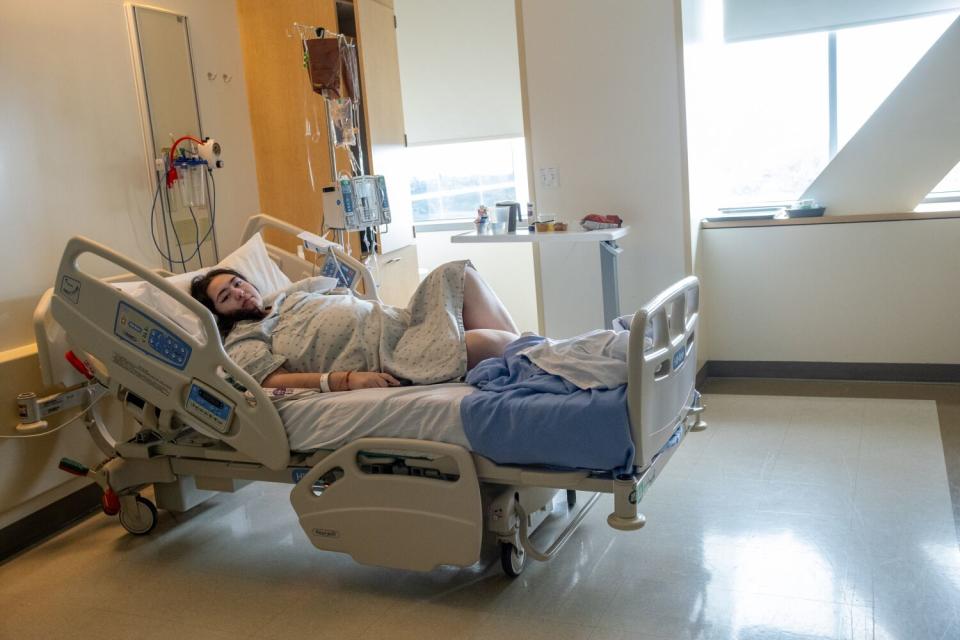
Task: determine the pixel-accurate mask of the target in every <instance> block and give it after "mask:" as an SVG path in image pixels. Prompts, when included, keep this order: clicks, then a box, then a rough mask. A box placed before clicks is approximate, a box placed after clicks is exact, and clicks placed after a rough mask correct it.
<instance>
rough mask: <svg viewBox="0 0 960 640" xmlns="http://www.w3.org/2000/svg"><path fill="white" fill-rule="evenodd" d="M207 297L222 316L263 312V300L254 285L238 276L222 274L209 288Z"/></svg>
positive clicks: (214, 279)
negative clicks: (256, 311)
mask: <svg viewBox="0 0 960 640" xmlns="http://www.w3.org/2000/svg"><path fill="white" fill-rule="evenodd" d="M207 295H208V296H210V299H211V300H213V306H214V308H215V309H216V310H217V313H218V314H219V315H221V316H231V315H235V314H237V313H242V312H250V311H255V310H262V308H263V298H262V297H261V296H260V292H259V291H257V288H256V287H254V286H253V285H252V284H250V283H249V282H247V281H246V280H244V279H243V278H240V277H238V276H235V275H232V274H229V273H221V274H220V275H218V276H214V278H213V280H211V281H210V285H209V286H208V287H207Z"/></svg>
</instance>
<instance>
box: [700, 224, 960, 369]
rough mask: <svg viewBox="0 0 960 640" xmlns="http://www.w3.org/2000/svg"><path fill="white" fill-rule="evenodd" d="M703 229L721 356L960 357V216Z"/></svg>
mask: <svg viewBox="0 0 960 640" xmlns="http://www.w3.org/2000/svg"><path fill="white" fill-rule="evenodd" d="M701 233H702V234H703V237H702V238H701V249H702V272H703V274H704V276H703V278H704V283H703V297H704V300H703V302H704V308H705V309H706V310H707V313H708V314H709V315H708V318H707V322H705V323H704V324H703V332H704V333H705V334H706V344H708V345H709V350H710V353H709V359H710V360H755V361H788V362H790V361H800V362H869V363H938V364H944V363H954V364H955V363H958V362H960V337H958V336H960V333H958V327H960V295H958V293H957V292H958V286H957V283H958V282H960V251H958V250H957V247H960V220H957V219H950V220H925V221H906V222H872V223H871V222H865V223H856V224H824V225H809V226H792V227H765V228H764V227H759V228H740V229H706V230H703V231H702V232H701Z"/></svg>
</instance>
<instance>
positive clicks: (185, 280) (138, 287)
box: [114, 233, 291, 336]
mask: <svg viewBox="0 0 960 640" xmlns="http://www.w3.org/2000/svg"><path fill="white" fill-rule="evenodd" d="M221 267H222V268H227V269H233V270H234V271H238V272H239V273H241V274H243V276H244V277H245V278H247V280H248V281H249V282H250V284H252V285H253V286H255V287H256V288H257V289H258V290H259V291H260V295H262V296H263V297H264V298H267V297H268V296H272V295H274V294H275V293H277V292H278V291H282V290H283V289H286V288H287V287H289V286H290V284H291V282H290V278H288V277H287V276H286V274H285V273H284V272H283V271H281V270H280V267H278V266H277V264H276V263H275V262H274V261H273V260H271V259H270V256H269V254H267V247H266V245H265V244H264V243H263V238H262V237H261V236H260V234H259V233H257V234H255V235H254V236H253V237H251V238H250V239H249V240H247V241H246V242H245V243H244V244H243V246H241V247H240V248H239V249H237V250H236V251H234V252H233V253H231V254H230V255H228V256H227V257H226V258H224V259H223V260H221V261H220V262H218V263H217V264H216V265H215V266H213V267H205V268H203V269H198V270H196V271H190V272H188V273H178V274H177V275H174V276H170V277H169V278H167V282H169V283H170V284H172V285H173V286H175V287H176V288H177V289H180V290H181V291H183V292H184V293H186V294H187V295H189V294H190V283H191V282H192V281H193V279H194V278H196V277H197V276H200V275H203V274H205V273H206V272H208V271H210V270H211V269H216V268H221ZM114 286H116V287H117V288H118V289H120V290H121V291H123V292H124V293H126V294H127V295H128V296H130V297H132V298H133V299H134V300H136V301H137V302H139V303H141V304H143V305H144V306H147V307H149V308H151V309H153V310H154V311H157V312H159V313H160V314H161V315H162V316H164V317H166V318H169V319H170V320H173V321H174V322H176V323H177V324H178V325H179V326H180V327H181V328H182V329H183V330H185V331H186V332H187V333H189V334H191V335H195V336H201V335H203V332H202V330H201V329H200V326H201V325H200V320H199V318H197V317H196V316H195V315H194V314H193V312H192V311H189V310H188V309H187V308H186V307H184V306H183V305H181V304H180V303H179V302H177V301H176V300H174V299H173V298H171V297H170V296H168V295H167V294H165V293H164V292H162V291H160V289H158V288H156V287H155V286H153V285H152V284H149V283H147V282H144V281H143V280H137V281H134V282H117V283H114Z"/></svg>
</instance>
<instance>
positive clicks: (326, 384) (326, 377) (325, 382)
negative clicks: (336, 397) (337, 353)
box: [320, 373, 330, 393]
mask: <svg viewBox="0 0 960 640" xmlns="http://www.w3.org/2000/svg"><path fill="white" fill-rule="evenodd" d="M320 391H322V392H323V393H330V374H329V373H321V374H320Z"/></svg>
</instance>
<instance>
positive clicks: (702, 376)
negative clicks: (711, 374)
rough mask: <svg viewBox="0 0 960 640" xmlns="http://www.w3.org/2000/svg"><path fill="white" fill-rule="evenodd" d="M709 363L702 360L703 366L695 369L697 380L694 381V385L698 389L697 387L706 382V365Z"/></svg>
mask: <svg viewBox="0 0 960 640" xmlns="http://www.w3.org/2000/svg"><path fill="white" fill-rule="evenodd" d="M709 365H710V363H709V362H704V363H703V366H702V367H700V370H699V371H697V382H696V385H697V388H698V389H699V388H700V387H702V386H703V385H704V384H706V382H707V377H708V376H707V367H708V366H709Z"/></svg>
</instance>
